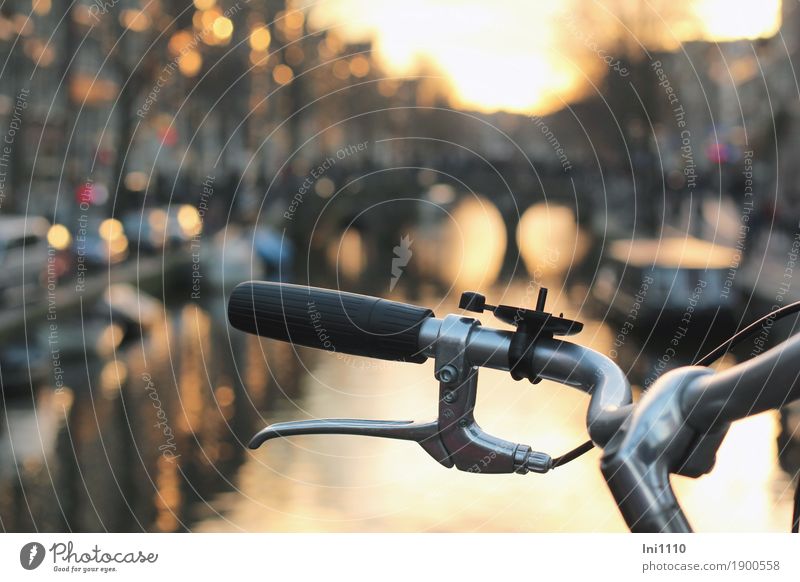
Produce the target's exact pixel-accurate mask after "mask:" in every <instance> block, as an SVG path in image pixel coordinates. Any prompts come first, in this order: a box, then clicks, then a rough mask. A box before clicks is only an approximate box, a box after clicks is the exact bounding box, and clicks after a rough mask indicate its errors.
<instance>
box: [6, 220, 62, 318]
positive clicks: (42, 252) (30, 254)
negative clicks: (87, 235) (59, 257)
mask: <svg viewBox="0 0 800 582" xmlns="http://www.w3.org/2000/svg"><path fill="white" fill-rule="evenodd" d="M49 226H50V225H49V223H48V222H47V220H45V219H44V218H42V217H37V216H33V217H32V216H0V272H2V273H3V276H2V277H0V304H2V305H3V306H15V305H22V304H23V303H25V302H30V301H37V300H43V299H44V285H43V282H44V276H45V271H46V268H47V230H48V228H49Z"/></svg>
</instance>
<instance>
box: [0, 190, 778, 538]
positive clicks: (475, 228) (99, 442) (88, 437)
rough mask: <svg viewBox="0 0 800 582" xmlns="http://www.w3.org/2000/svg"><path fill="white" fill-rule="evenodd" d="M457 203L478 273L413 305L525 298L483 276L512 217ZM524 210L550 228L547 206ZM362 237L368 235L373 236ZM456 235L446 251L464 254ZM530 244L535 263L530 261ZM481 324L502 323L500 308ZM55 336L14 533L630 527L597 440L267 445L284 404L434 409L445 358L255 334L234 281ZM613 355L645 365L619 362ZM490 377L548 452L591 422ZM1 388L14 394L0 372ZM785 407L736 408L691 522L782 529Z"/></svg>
mask: <svg viewBox="0 0 800 582" xmlns="http://www.w3.org/2000/svg"><path fill="white" fill-rule="evenodd" d="M463 204H464V206H461V207H460V208H461V210H458V208H457V209H456V211H454V213H453V215H454V216H455V217H457V218H458V220H457V224H458V225H461V226H463V225H467V226H469V228H468V229H467V231H469V232H474V233H477V234H475V235H474V236H471V237H463V236H457V237H456V238H455V239H454V240H455V241H456V242H453V240H450V242H449V243H448V242H447V241H448V240H449V239H448V236H450V234H452V232H456V231H452V232H451V231H448V230H447V228H445V231H444V234H441V233H440V235H439V236H440V237H441V238H439V239H436V240H438V241H440V242H439V243H438V244H439V245H447V244H451V245H457V246H460V245H462V244H465V243H467V242H468V243H469V244H467V245H466V246H465V247H463V248H462V251H463V250H464V249H469V253H477V254H478V255H479V256H480V257H482V258H483V259H482V262H481V264H480V268H479V269H477V270H476V271H475V272H474V273H469V274H468V275H469V277H472V276H475V277H477V278H476V279H474V280H472V279H469V277H467V279H462V278H463V277H466V276H467V273H466V272H465V271H464V269H453V270H446V269H441V270H439V271H438V272H439V273H440V274H441V276H442V277H445V278H446V277H450V280H449V281H447V280H445V282H444V284H445V288H451V289H452V291H451V292H450V293H448V294H447V295H445V296H443V295H442V294H437V293H428V294H425V293H422V294H421V296H420V297H419V298H417V299H415V301H416V302H418V303H421V304H426V305H430V306H437V307H436V311H437V313H439V314H444V313H447V312H451V311H455V310H456V308H457V301H458V291H460V290H462V288H463V287H462V285H463V283H464V281H465V280H472V283H471V285H473V284H474V285H476V286H478V287H479V288H480V290H482V291H483V292H485V293H486V294H487V296H489V297H491V298H495V299H499V298H502V299H503V301H505V302H507V303H512V304H523V305H528V306H529V305H530V304H531V303H532V301H534V297H535V296H534V295H533V294H532V293H531V287H530V284H529V282H528V280H527V277H525V276H520V277H519V278H518V279H517V280H516V281H515V282H513V283H512V284H510V285H504V286H500V285H498V284H494V285H493V284H492V283H491V282H490V281H494V279H495V278H496V277H497V273H498V272H499V268H500V267H499V265H500V263H501V262H502V253H503V252H504V251H505V243H506V240H505V238H504V232H505V231H504V229H505V225H504V224H503V223H502V221H500V222H498V221H497V220H494V219H493V218H492V216H493V211H492V210H491V209H489V210H487V207H485V206H482V205H481V204H480V201H472V202H469V201H468V202H465V203H463ZM470 208H471V209H472V210H470ZM459 212H461V213H462V214H459ZM470 213H472V216H470ZM552 214H553V216H556V217H558V216H561V217H562V219H563V220H565V221H567V222H569V220H570V217H571V215H570V214H569V212H562V211H560V210H552ZM551 218H552V217H551ZM526 220H527V221H529V222H527V223H526V224H528V225H529V226H530V225H540V224H541V223H540V222H538V221H539V218H537V217H536V216H535V215H534V217H533V218H527V219H526ZM448 228H449V227H448ZM530 228H534V226H530ZM462 230H463V229H462ZM545 232H546V231H545ZM448 233H450V234H448ZM358 236H363V235H361V234H359V235H358ZM582 236H583V235H582V234H581V233H579V232H578V231H577V229H575V230H573V231H572V234H569V233H568V235H565V236H564V237H563V238H554V237H548V243H549V244H551V245H559V246H557V248H559V249H562V250H561V251H559V252H560V253H564V254H565V255H567V256H569V255H571V254H573V252H575V249H577V248H579V247H580V245H581V244H582V243H581V242H580V239H581V237H582ZM418 240H419V241H420V245H419V246H418V247H417V251H416V252H418V253H421V254H425V253H426V252H427V251H425V250H424V249H425V245H426V244H429V242H428V241H427V240H426V239H425V237H421V238H420V239H418ZM521 240H524V239H521ZM575 241H578V242H575ZM348 244H356V243H348ZM430 244H433V243H430ZM358 245H359V248H369V246H370V241H369V240H360V241H359V242H358ZM501 247H502V251H501V250H500V248H501ZM563 249H566V250H563ZM570 249H571V250H570ZM443 250H444V252H445V255H443V256H455V255H447V254H446V253H452V252H454V251H452V249H449V250H448V249H443ZM523 252H524V249H523ZM469 253H467V252H466V251H464V254H469ZM464 260H465V261H466V259H464ZM526 260H528V259H527V258H526ZM529 260H530V261H532V262H531V263H530V264H531V265H533V267H532V269H533V270H535V268H536V265H538V264H539V263H537V262H536V261H537V259H536V257H533V258H531V259H529ZM571 264H572V263H571V262H568V263H567V267H568V268H569V267H570V265H571ZM555 267H558V265H556V266H554V268H553V269H552V270H551V271H544V270H543V271H542V273H541V274H540V276H541V281H537V282H543V283H547V284H550V285H551V289H552V291H551V295H550V301H551V304H550V307H551V308H552V310H553V311H555V312H563V313H564V314H565V316H566V317H571V318H578V319H581V320H583V321H585V322H586V326H585V329H584V331H583V332H582V333H581V334H580V335H579V336H577V337H576V338H575V339H576V340H577V341H580V342H581V343H583V344H584V345H588V346H590V347H592V348H594V349H597V350H600V351H603V352H605V353H609V351H610V349H611V347H612V342H613V338H614V337H615V335H616V329H614V327H613V324H612V325H607V324H606V323H603V322H602V321H599V320H598V319H596V318H593V317H592V316H591V314H590V312H589V311H588V310H587V305H588V304H589V302H590V301H589V297H590V295H589V291H588V287H587V286H586V285H585V284H580V283H571V284H569V285H567V284H566V283H565V281H564V272H563V271H564V268H563V267H559V268H555ZM348 268H349V267H348ZM354 268H355V267H354ZM354 273H355V271H354ZM354 276H355V275H354ZM413 276H414V275H413V269H412V272H411V273H409V274H408V277H409V279H410V280H409V281H408V282H407V283H404V285H406V284H407V287H404V286H401V287H400V288H398V290H397V291H396V292H395V296H396V297H397V298H398V299H402V295H403V292H404V291H403V289H415V290H419V287H418V286H417V285H416V284H415V283H414V281H413V280H411V279H412V278H413ZM533 276H534V275H532V274H530V277H533ZM548 277H551V278H552V280H548ZM315 283H317V284H324V281H315ZM453 283H455V285H453V286H452V287H450V285H452V284H453ZM333 284H334V285H335V283H333ZM484 323H486V324H489V325H497V322H494V321H492V320H491V316H490V315H489V316H486V317H485V320H484ZM59 334H60V342H61V346H62V349H61V357H62V358H63V360H64V362H63V367H64V370H65V377H64V379H63V384H64V385H63V387H62V388H60V389H56V388H55V387H54V386H48V385H47V383H48V382H43V383H39V384H38V385H37V386H36V388H35V389H34V391H33V392H31V390H30V389H25V390H21V391H19V392H18V393H17V395H16V397H15V398H7V399H6V401H5V404H4V408H3V410H2V417H1V420H0V520H1V521H0V526H1V527H2V528H3V529H4V530H8V531H32V530H39V531H64V530H68V531H103V530H111V531H141V530H146V531H164V532H171V531H183V530H199V531H239V530H244V531H454V530H455V531H624V529H625V526H624V524H623V522H622V520H621V519H620V517H619V515H618V512H617V510H616V507H615V506H614V504H613V501H612V499H611V495H610V494H609V493H608V491H607V489H606V486H605V483H604V482H603V480H602V477H601V475H600V472H599V469H598V462H599V453H598V452H597V451H593V452H592V453H590V454H589V455H587V456H586V457H584V458H582V459H581V460H580V461H577V462H574V463H572V464H570V465H567V466H565V467H562V468H559V469H558V470H556V471H554V472H552V473H550V474H549V475H546V476H540V475H529V476H526V477H523V476H519V475H473V474H466V473H460V472H457V471H455V470H445V469H443V468H442V467H441V466H439V465H438V464H436V463H435V462H433V461H432V460H431V459H430V458H428V457H427V455H425V454H423V453H421V451H420V450H419V449H418V448H417V447H416V446H415V445H413V444H411V443H407V442H399V441H390V440H380V439H367V438H361V437H346V436H328V437H297V438H293V439H285V440H277V441H273V442H270V443H269V444H268V445H266V446H265V447H264V448H262V449H260V450H258V451H255V452H252V451H249V450H247V449H246V448H245V443H246V442H247V440H248V439H249V437H250V436H251V435H252V434H253V432H254V431H255V430H257V429H258V428H260V427H261V426H263V424H265V423H269V422H275V421H280V420H289V419H301V418H312V417H337V416H338V417H361V418H374V419H417V420H428V419H432V418H433V417H434V415H435V411H436V398H437V389H436V383H435V381H434V380H433V374H432V372H433V364H432V362H428V363H427V364H424V365H412V364H399V363H389V362H378V361H374V360H368V359H363V358H355V357H352V358H338V357H336V355H335V354H330V353H326V352H316V351H314V350H306V349H298V350H295V349H294V348H293V347H292V346H289V345H286V344H281V343H276V342H270V341H262V340H259V339H258V338H255V337H252V336H246V335H244V334H241V333H238V332H235V331H232V330H230V329H228V328H227V326H226V324H225V304H224V297H223V296H222V294H217V295H215V296H213V297H211V296H210V297H209V298H208V300H207V301H206V302H204V303H202V304H195V303H180V302H178V303H175V304H170V303H168V304H167V305H159V307H158V308H157V314H156V316H155V317H151V318H150V324H149V326H148V328H147V330H146V331H145V333H142V334H141V335H137V334H131V333H127V332H126V326H124V325H122V324H121V323H120V322H119V321H118V320H114V321H113V322H112V321H110V320H108V319H107V318H103V317H100V316H98V315H97V314H93V315H91V316H87V317H86V318H85V319H84V320H83V321H81V320H73V321H67V320H65V321H60V322H59ZM630 345H631V347H632V348H634V349H636V351H637V352H638V355H637V356H636V358H639V356H641V355H642V353H644V354H649V353H650V352H652V350H648V348H646V347H645V349H644V350H642V346H641V343H636V342H634V340H633V339H632V340H631V343H630ZM84 347H86V348H88V349H84ZM636 358H634V361H635V360H636ZM620 364H621V365H623V368H625V369H629V370H632V371H634V372H635V370H634V369H633V368H632V364H630V363H626V362H625V361H624V358H621V359H620ZM481 377H482V378H481V385H480V389H479V393H478V404H477V409H476V416H477V418H478V419H479V421H480V423H481V425H482V426H483V427H484V428H485V429H486V430H487V431H488V432H490V433H494V434H497V435H499V436H501V437H503V438H506V439H509V440H512V441H517V442H524V443H529V444H531V445H533V446H534V447H535V448H537V449H539V450H544V451H548V452H550V453H551V454H559V453H561V452H564V451H566V450H568V449H570V448H572V447H573V446H575V445H576V444H578V443H580V442H582V441H583V440H584V439H585V438H586V431H585V425H584V417H585V411H586V397H585V396H584V395H582V394H580V393H577V392H574V391H571V390H569V389H566V388H563V387H561V386H559V385H556V384H553V383H548V382H542V383H541V384H538V385H535V386H533V385H530V384H528V383H523V382H514V381H513V380H512V379H511V378H510V376H509V375H508V374H504V373H501V372H496V371H482V372H481ZM634 377H635V374H634ZM4 392H5V393H6V394H7V395H10V394H11V392H10V391H9V389H8V388H7V387H4ZM776 418H777V417H776V415H775V414H773V413H768V414H762V415H759V416H758V417H755V418H752V419H749V420H747V421H745V422H741V423H737V424H736V425H735V426H734V427H733V428H732V429H731V432H730V434H729V436H728V437H727V439H726V441H725V443H724V445H723V447H722V449H721V450H720V454H719V462H718V465H717V468H716V469H715V470H714V472H713V473H712V474H711V475H709V476H707V477H704V478H702V479H700V480H697V481H692V480H687V479H675V484H676V488H677V490H678V494H679V496H680V498H681V500H682V501H683V503H684V504H685V507H686V509H687V512H688V514H689V517H690V519H691V520H692V522H693V523H694V524H695V525H696V526H697V528H698V529H700V530H718V531H730V530H733V531H737V530H743V531H751V530H755V531H759V530H777V531H785V530H786V529H787V528H788V522H789V517H790V514H791V512H790V504H791V497H792V492H791V490H790V487H789V480H788V478H787V477H786V474H785V473H783V472H782V471H781V470H780V468H779V467H778V464H777V462H776V456H777V455H776V444H775V443H776V430H777V420H776ZM744 459H746V462H742V461H743V460H744Z"/></svg>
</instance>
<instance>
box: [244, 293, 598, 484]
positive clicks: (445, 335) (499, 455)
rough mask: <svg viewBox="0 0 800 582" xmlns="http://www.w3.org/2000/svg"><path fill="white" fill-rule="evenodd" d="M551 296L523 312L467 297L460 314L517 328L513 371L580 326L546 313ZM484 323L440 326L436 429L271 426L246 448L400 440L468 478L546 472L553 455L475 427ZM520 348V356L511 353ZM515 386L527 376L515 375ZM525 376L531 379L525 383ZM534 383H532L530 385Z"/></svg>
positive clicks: (347, 422) (338, 423)
mask: <svg viewBox="0 0 800 582" xmlns="http://www.w3.org/2000/svg"><path fill="white" fill-rule="evenodd" d="M545 297H546V290H543V293H541V294H540V297H539V301H538V302H537V309H536V310H535V311H533V310H522V309H519V308H512V307H509V306H497V307H494V306H488V305H486V304H485V299H484V298H483V296H481V295H478V294H477V293H471V294H469V293H465V294H464V296H463V297H462V305H461V307H463V308H465V309H467V310H470V311H477V312H481V311H483V310H484V309H487V308H490V309H491V310H492V311H493V312H494V313H495V315H496V316H497V317H498V318H499V319H501V320H503V321H506V323H510V324H512V325H515V326H516V327H517V328H518V331H517V333H516V334H515V337H514V339H512V346H511V347H512V352H516V353H511V354H509V358H510V359H513V360H514V364H515V365H513V366H511V368H512V370H514V368H517V366H516V363H517V362H518V361H519V360H520V359H521V357H522V355H523V354H525V353H527V351H528V350H529V349H530V348H531V346H532V344H533V343H534V342H535V340H536V338H537V337H538V336H539V335H540V334H541V335H543V336H545V335H546V336H548V337H552V334H553V333H555V334H558V335H567V334H571V333H576V332H577V331H579V330H580V328H581V327H582V325H581V324H579V323H578V322H572V321H569V320H564V319H562V318H557V317H554V316H551V315H550V314H547V313H544V309H543V308H544V299H545ZM477 326H480V322H479V321H477V320H476V319H474V318H471V317H462V316H459V315H448V316H447V317H445V318H444V320H442V323H441V326H440V327H439V329H438V332H437V334H436V338H435V340H434V341H433V342H432V343H431V345H430V346H423V348H424V349H426V350H431V351H432V352H433V355H434V357H435V360H436V364H435V371H434V375H435V376H436V378H437V379H438V380H439V411H438V412H439V414H438V418H437V419H436V420H435V421H432V422H426V423H417V422H413V421H384V420H355V419H322V420H305V421H296V422H284V423H279V424H273V425H271V426H268V427H267V428H265V429H263V430H262V431H261V432H259V433H258V434H256V435H255V436H254V437H253V438H252V440H251V441H250V443H249V446H250V448H251V449H256V448H258V447H259V446H261V445H262V444H263V443H264V442H266V441H268V440H270V439H274V438H279V437H289V436H296V435H311V434H346V435H361V436H372V437H382V438H391V439H401V440H409V441H415V442H417V443H418V444H419V445H420V446H421V447H422V448H423V449H424V450H425V451H426V452H427V453H428V454H429V455H430V456H431V457H433V458H434V459H435V460H436V461H437V462H438V463H440V464H442V465H444V466H445V467H448V468H449V467H453V466H455V467H456V468H457V469H459V470H460V471H467V472H470V473H487V474H497V473H520V474H525V473H528V472H535V473H546V472H547V471H549V470H550V469H552V468H553V459H552V458H551V457H550V455H548V454H546V453H542V452H538V451H534V450H533V449H532V448H531V447H529V446H528V445H522V444H517V443H513V442H510V441H506V440H503V439H500V438H498V437H495V436H492V435H490V434H488V433H486V432H485V431H484V430H483V429H481V427H480V425H478V423H477V422H476V421H475V417H474V408H475V402H476V400H477V391H478V367H477V366H474V365H472V363H470V362H469V361H468V360H467V356H466V354H467V345H468V342H469V337H470V334H471V333H472V331H473V330H474V329H475V327H477ZM514 348H516V350H515V349H514ZM515 377H516V378H517V379H520V378H522V377H523V375H522V374H520V375H519V376H517V375H515ZM524 377H527V376H524ZM530 379H531V380H532V381H536V378H535V377H531V378H530Z"/></svg>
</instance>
